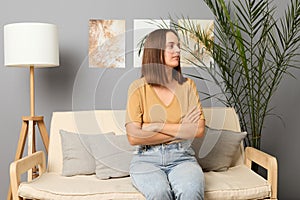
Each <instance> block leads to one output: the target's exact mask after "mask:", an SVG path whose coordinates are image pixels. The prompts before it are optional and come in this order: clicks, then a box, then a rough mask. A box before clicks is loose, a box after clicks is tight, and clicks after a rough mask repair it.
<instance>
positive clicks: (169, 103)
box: [126, 29, 205, 200]
mask: <svg viewBox="0 0 300 200" xmlns="http://www.w3.org/2000/svg"><path fill="white" fill-rule="evenodd" d="M204 129H205V119H204V115H203V113H202V107H201V103H200V100H199V96H198V92H197V88H196V85H195V83H194V82H193V81H192V80H191V79H188V78H184V77H183V76H182V74H181V68H180V45H179V39H178V36H177V34H176V32H175V31H173V30H171V29H158V30H155V31H153V32H152V33H150V34H149V35H148V37H147V38H146V41H145V45H144V53H143V61H142V78H140V79H137V80H135V81H134V82H133V83H132V84H131V85H130V87H129V90H128V102H127V113H126V132H127V136H128V140H129V142H130V144H131V145H137V152H136V154H135V155H134V157H133V159H132V162H131V165H130V175H131V178H132V183H133V185H134V186H135V187H136V188H137V189H138V190H139V191H140V192H141V193H142V194H143V195H144V196H145V197H146V199H147V200H150V199H158V200H172V199H184V200H193V199H195V200H198V199H204V175H203V172H202V169H201V167H200V166H199V165H198V163H197V161H196V159H195V157H194V154H195V153H194V151H193V150H192V149H191V147H190V144H191V141H192V139H193V138H195V137H202V136H203V134H204Z"/></svg>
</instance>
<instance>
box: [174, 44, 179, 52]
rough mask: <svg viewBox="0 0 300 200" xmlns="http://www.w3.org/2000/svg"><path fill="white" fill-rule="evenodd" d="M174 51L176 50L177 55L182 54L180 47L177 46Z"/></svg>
mask: <svg viewBox="0 0 300 200" xmlns="http://www.w3.org/2000/svg"><path fill="white" fill-rule="evenodd" d="M174 50H175V52H176V53H180V47H179V46H177V45H175V49H174Z"/></svg>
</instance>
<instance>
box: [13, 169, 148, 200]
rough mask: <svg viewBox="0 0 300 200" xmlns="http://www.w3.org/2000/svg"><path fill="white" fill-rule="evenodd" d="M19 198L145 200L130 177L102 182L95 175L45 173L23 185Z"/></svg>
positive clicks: (45, 199)
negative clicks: (70, 175) (66, 175)
mask: <svg viewBox="0 0 300 200" xmlns="http://www.w3.org/2000/svg"><path fill="white" fill-rule="evenodd" d="M18 194H19V196H21V197H23V198H26V199H43V200H50V199H51V200H53V199H56V200H101V199H119V200H122V199H126V200H129V199H136V200H145V198H144V197H143V195H142V194H140V193H139V192H138V191H137V190H136V189H135V188H134V187H133V186H132V184H131V180H130V177H126V178H117V179H109V180H100V179H98V178H97V177H96V175H77V176H72V177H65V176H61V175H59V174H57V173H51V172H50V173H45V174H43V175H42V176H41V177H39V178H37V179H35V180H34V181H31V182H29V183H25V182H24V183H21V185H20V187H19V190H18Z"/></svg>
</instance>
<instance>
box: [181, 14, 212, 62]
mask: <svg viewBox="0 0 300 200" xmlns="http://www.w3.org/2000/svg"><path fill="white" fill-rule="evenodd" d="M178 25H179V26H180V27H187V28H188V29H191V27H192V28H193V29H196V30H197V32H199V33H201V34H202V36H203V38H204V40H206V39H210V40H213V39H214V21H213V20H199V19H192V20H191V19H180V20H178ZM178 35H179V38H180V41H181V53H180V54H181V58H180V60H181V63H180V64H181V66H182V67H192V66H193V65H194V64H193V63H196V64H197V65H203V66H206V67H211V66H212V65H213V62H214V61H213V58H212V56H211V53H210V51H208V50H209V49H210V48H212V45H211V43H210V44H209V43H205V42H203V41H200V40H199V39H198V37H195V36H194V35H192V34H190V33H188V32H184V31H182V30H181V31H179V32H178ZM194 55H196V57H197V58H195V56H194Z"/></svg>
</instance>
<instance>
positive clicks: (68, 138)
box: [60, 130, 114, 176]
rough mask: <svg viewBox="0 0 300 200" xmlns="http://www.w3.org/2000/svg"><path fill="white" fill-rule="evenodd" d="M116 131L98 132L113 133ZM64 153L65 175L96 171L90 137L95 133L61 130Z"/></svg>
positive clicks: (103, 135) (63, 169)
mask: <svg viewBox="0 0 300 200" xmlns="http://www.w3.org/2000/svg"><path fill="white" fill-rule="evenodd" d="M113 134H114V133H113V132H111V133H106V134H102V133H101V134H98V135H102V137H105V135H113ZM60 135H61V144H62V154H63V168H62V175H63V176H73V175H80V174H93V173H95V168H96V165H95V159H94V157H93V155H92V154H91V150H90V148H89V144H88V138H89V137H93V136H94V135H88V134H79V133H72V132H68V131H65V130H60ZM99 137H100V136H99Z"/></svg>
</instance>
